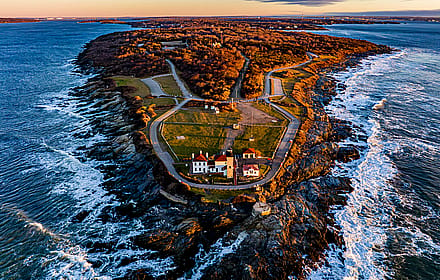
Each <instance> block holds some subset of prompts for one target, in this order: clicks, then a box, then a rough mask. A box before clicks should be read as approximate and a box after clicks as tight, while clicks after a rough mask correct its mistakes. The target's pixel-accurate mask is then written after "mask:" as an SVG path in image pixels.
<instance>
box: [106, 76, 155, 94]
mask: <svg viewBox="0 0 440 280" xmlns="http://www.w3.org/2000/svg"><path fill="white" fill-rule="evenodd" d="M112 79H113V80H114V81H115V82H116V86H118V87H122V86H129V87H134V88H136V91H135V92H133V93H132V95H133V96H140V97H142V98H145V97H148V96H151V93H150V88H149V87H148V86H147V85H146V84H144V83H143V82H142V81H141V80H140V79H138V78H132V77H128V76H115V77H112Z"/></svg>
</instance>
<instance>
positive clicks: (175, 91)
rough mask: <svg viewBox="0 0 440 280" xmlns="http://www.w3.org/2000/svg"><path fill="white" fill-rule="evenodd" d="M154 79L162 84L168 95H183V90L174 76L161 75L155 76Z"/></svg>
mask: <svg viewBox="0 0 440 280" xmlns="http://www.w3.org/2000/svg"><path fill="white" fill-rule="evenodd" d="M154 80H155V81H156V82H158V83H159V84H160V85H161V87H162V89H163V91H164V92H166V93H167V94H168V95H173V96H183V94H182V91H181V90H180V88H179V85H177V83H176V81H175V80H174V78H173V76H165V77H159V78H155V79H154Z"/></svg>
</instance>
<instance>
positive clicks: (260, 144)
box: [232, 126, 285, 157]
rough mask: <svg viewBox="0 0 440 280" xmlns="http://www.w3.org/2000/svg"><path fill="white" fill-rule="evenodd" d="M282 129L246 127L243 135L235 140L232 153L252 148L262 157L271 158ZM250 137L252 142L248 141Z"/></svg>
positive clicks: (282, 131)
mask: <svg viewBox="0 0 440 280" xmlns="http://www.w3.org/2000/svg"><path fill="white" fill-rule="evenodd" d="M284 129H285V128H284V127H270V126H252V127H250V126H247V127H246V130H245V132H244V134H243V135H241V136H239V137H237V138H236V139H235V142H234V145H233V146H232V149H233V151H234V153H241V152H242V151H243V149H246V148H254V149H256V150H257V151H260V152H261V155H262V156H263V157H272V155H273V153H274V152H275V149H276V147H277V145H278V142H279V140H280V139H281V137H282V136H283V133H284ZM251 136H252V137H253V138H254V141H253V142H250V141H249V138H250V137H251Z"/></svg>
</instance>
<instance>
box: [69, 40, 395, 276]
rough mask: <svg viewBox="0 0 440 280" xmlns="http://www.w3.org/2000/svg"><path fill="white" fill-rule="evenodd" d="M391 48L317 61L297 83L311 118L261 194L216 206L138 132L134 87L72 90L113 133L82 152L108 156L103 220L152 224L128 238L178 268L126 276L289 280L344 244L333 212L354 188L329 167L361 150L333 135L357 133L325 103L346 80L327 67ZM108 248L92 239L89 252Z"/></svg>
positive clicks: (97, 82) (101, 81) (104, 82)
mask: <svg viewBox="0 0 440 280" xmlns="http://www.w3.org/2000/svg"><path fill="white" fill-rule="evenodd" d="M388 51H390V49H388V48H385V47H382V48H378V49H377V50H375V51H373V52H369V53H363V54H359V55H355V56H352V57H350V58H349V59H347V60H345V61H344V62H343V63H339V64H337V65H331V66H330V65H328V66H326V68H322V69H317V71H316V72H317V73H316V75H315V77H314V78H313V79H311V80H310V81H308V82H304V83H303V84H301V85H298V87H299V88H298V89H297V90H296V92H297V93H296V94H297V95H299V96H295V97H296V98H297V99H299V100H301V101H302V103H303V104H304V105H305V106H306V107H307V118H305V120H304V121H303V123H302V125H301V131H300V132H299V135H298V136H297V139H296V141H295V145H294V147H293V148H292V150H291V151H290V153H289V155H288V158H287V160H286V163H285V166H284V168H283V169H282V170H281V172H280V174H279V175H278V176H277V178H276V180H274V181H273V182H272V183H271V184H270V185H267V186H264V187H263V190H262V191H260V192H254V193H244V194H241V195H237V196H235V197H233V198H230V199H229V200H225V201H223V202H220V203H218V204H212V203H204V202H203V201H202V200H201V199H200V196H198V195H195V194H194V193H192V192H190V191H189V190H188V189H187V187H185V186H182V185H180V184H178V183H177V182H176V181H175V180H174V179H173V178H171V177H170V176H168V174H167V172H166V170H165V167H164V166H163V165H162V163H161V162H160V161H159V160H158V159H157V158H156V157H155V156H154V154H153V152H152V148H151V146H150V145H149V144H148V141H147V139H146V137H145V135H144V134H143V133H142V132H140V130H141V129H142V128H144V127H145V126H146V125H147V124H146V121H147V120H148V119H146V118H147V116H145V114H142V113H139V110H138V109H139V108H140V107H141V106H142V104H141V103H140V101H139V100H138V99H136V98H133V97H131V96H130V95H129V90H130V89H129V88H126V87H116V85H115V84H114V83H113V81H112V80H110V79H107V78H105V77H103V76H97V77H95V78H93V79H91V80H90V81H89V82H88V84H87V85H86V86H84V87H81V88H78V89H77V90H76V91H75V92H74V93H73V94H74V95H75V96H76V97H78V98H82V99H84V100H86V101H87V102H89V104H93V106H92V107H93V108H92V111H93V110H95V111H94V112H95V113H94V114H91V117H93V120H92V122H93V126H94V129H95V130H96V131H99V132H100V133H102V134H104V135H106V137H107V138H108V139H110V140H106V141H105V142H102V143H97V144H96V145H95V146H93V147H84V152H85V156H86V157H88V158H93V159H97V160H100V161H105V162H108V164H105V165H102V166H101V170H102V171H103V172H104V173H105V174H106V181H105V186H106V188H107V190H108V191H109V193H113V194H116V195H117V197H118V198H119V199H120V201H121V203H122V204H121V206H117V207H114V208H112V207H108V208H106V210H105V211H104V212H103V213H102V217H101V219H102V221H104V222H105V221H107V220H110V219H116V220H117V219H123V220H126V219H130V218H132V217H137V218H141V219H142V221H143V223H144V224H145V225H146V226H145V228H150V229H151V230H149V231H147V232H144V233H143V234H141V235H138V236H136V237H134V238H133V239H132V243H133V244H132V246H133V247H134V248H144V249H148V250H152V251H155V252H156V253H155V254H154V255H153V256H155V257H157V258H166V257H172V258H173V261H174V266H175V269H173V270H170V271H166V272H164V274H162V275H160V276H152V275H151V273H150V271H149V270H148V269H145V270H139V271H133V272H131V273H129V274H128V275H126V277H124V279H176V278H178V277H182V276H188V277H190V276H191V275H194V274H196V273H197V272H203V273H202V276H201V278H202V279H230V278H231V276H233V278H234V279H287V277H288V276H291V275H294V276H295V277H296V278H297V279H304V278H305V277H306V275H305V267H315V266H316V265H317V264H319V262H320V261H322V258H323V253H324V250H325V249H327V248H328V245H329V244H330V243H335V244H337V245H338V246H342V245H343V241H342V239H341V236H340V235H339V233H338V227H337V226H336V225H335V224H334V220H333V217H332V216H331V214H330V212H329V210H330V208H331V207H334V206H337V205H344V204H345V199H346V198H345V197H344V196H343V194H346V193H348V192H350V191H351V186H350V180H349V179H348V178H340V177H332V176H331V175H329V172H330V169H331V167H332V166H333V165H334V164H335V161H336V160H339V161H344V162H346V161H349V160H352V159H355V158H357V157H358V156H359V152H358V151H356V149H355V148H351V147H339V146H338V145H337V141H340V140H341V139H345V138H348V137H350V136H351V125H350V124H349V123H346V122H342V121H340V120H336V119H331V118H329V117H328V116H327V114H326V113H325V111H324V106H325V104H328V102H329V101H330V100H331V98H332V97H333V96H335V95H336V90H335V89H336V88H337V87H340V85H338V84H337V82H336V81H335V80H334V79H332V78H331V77H330V75H329V73H331V72H332V71H341V70H342V69H344V68H345V67H348V66H355V65H356V64H357V63H358V62H359V61H360V60H361V59H362V58H363V57H366V56H368V55H375V54H379V53H384V52H388ZM79 64H81V62H79ZM83 66H85V67H84V68H83V69H84V70H90V69H87V68H86V67H87V66H86V65H83ZM102 111H104V112H105V113H104V114H102ZM98 112H101V114H98ZM99 116H101V117H99ZM160 188H162V189H163V190H165V191H167V192H169V193H172V194H176V195H178V196H179V197H183V198H185V200H187V201H188V204H187V205H182V204H179V203H174V202H172V201H169V200H168V199H166V198H165V197H164V196H162V195H160V191H159V190H160ZM257 201H261V202H265V203H267V204H269V205H270V207H271V214H270V215H268V216H259V215H252V206H253V204H254V203H255V202H257ZM153 212H154V213H153ZM86 216H87V213H82V214H81V215H78V217H75V219H76V220H77V222H81V221H82V220H83V219H84V218H85V217H86ZM112 246H114V245H113V244H101V243H100V244H87V247H88V248H89V250H99V249H101V248H108V247H110V248H112ZM213 247H216V248H229V249H230V250H229V251H228V253H227V254H223V255H222V254H221V253H218V254H220V255H221V258H218V259H215V257H214V260H215V262H213V263H215V264H214V265H206V264H207V263H209V260H210V257H212V256H211V255H210V254H209V250H210V248H211V249H212V250H213ZM112 249H115V250H117V248H112ZM214 255H215V254H214ZM132 261H135V260H130V259H128V260H126V263H127V264H128V263H130V262H132ZM94 265H96V266H99V264H98V263H96V264H94ZM118 265H120V264H118Z"/></svg>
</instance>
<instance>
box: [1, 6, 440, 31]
mask: <svg viewBox="0 0 440 280" xmlns="http://www.w3.org/2000/svg"><path fill="white" fill-rule="evenodd" d="M179 18H180V17H45V18H0V23H23V22H44V21H78V22H80V23H92V22H100V23H104V24H131V25H133V27H147V26H146V25H148V24H141V23H140V22H149V21H164V19H179ZM191 18H192V17H186V19H191ZM205 18H206V19H228V20H243V19H245V20H247V21H254V22H255V24H264V23H266V24H268V23H270V22H272V23H273V22H276V21H278V20H279V19H280V18H282V19H283V23H285V22H286V20H289V23H296V24H297V25H298V28H297V29H302V30H316V29H324V28H322V27H319V25H331V24H389V23H396V22H401V21H426V22H440V10H432V11H422V10H421V11H377V12H362V13H329V14H324V15H315V16H298V15H280V16H267V17H259V16H224V17H205ZM275 29H276V28H275Z"/></svg>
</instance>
